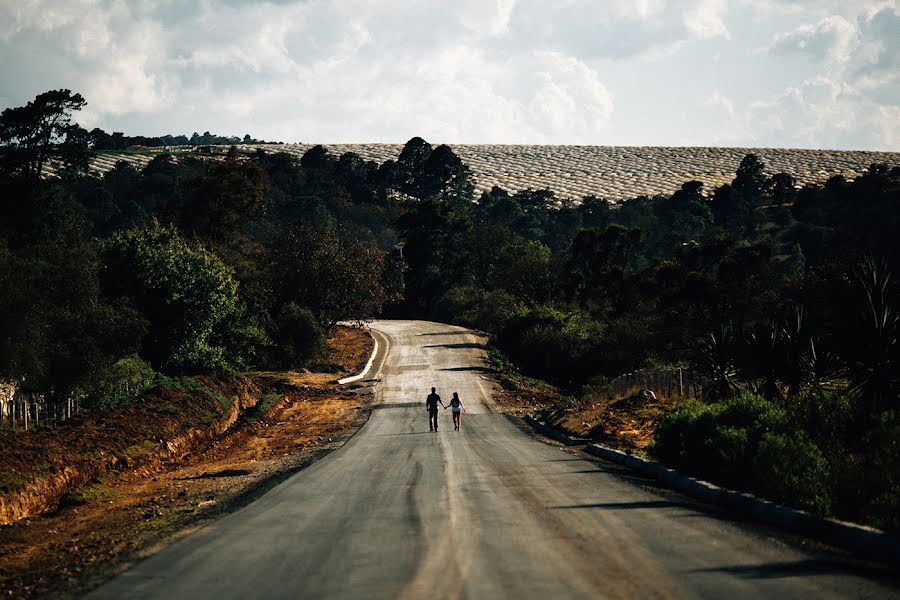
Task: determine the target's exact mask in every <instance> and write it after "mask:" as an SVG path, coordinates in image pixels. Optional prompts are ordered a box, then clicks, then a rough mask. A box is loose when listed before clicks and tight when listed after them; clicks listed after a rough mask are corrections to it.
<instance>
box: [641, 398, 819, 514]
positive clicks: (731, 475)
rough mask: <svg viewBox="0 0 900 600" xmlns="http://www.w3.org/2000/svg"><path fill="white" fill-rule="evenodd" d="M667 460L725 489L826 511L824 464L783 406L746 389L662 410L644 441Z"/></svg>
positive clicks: (690, 401) (659, 456)
mask: <svg viewBox="0 0 900 600" xmlns="http://www.w3.org/2000/svg"><path fill="white" fill-rule="evenodd" d="M652 452H653V454H654V455H655V456H656V457H658V458H659V459H660V460H662V461H663V462H664V463H666V464H667V465H669V466H672V467H674V468H677V469H679V470H682V471H684V472H687V473H691V474H693V475H696V476H698V477H701V478H703V479H707V480H709V481H713V482H716V483H719V484H722V485H725V486H728V487H732V488H736V489H741V490H748V491H752V492H755V493H758V494H760V495H763V496H765V497H768V498H770V499H773V500H775V501H778V502H783V503H788V504H791V505H793V506H797V507H799V508H805V509H808V510H813V511H816V512H819V513H821V514H828V513H829V511H830V510H831V489H830V467H829V465H828V462H827V461H826V459H825V456H824V455H823V453H822V451H821V450H820V449H819V447H818V446H817V445H816V444H815V443H814V442H813V441H812V440H811V439H810V438H809V437H808V436H807V435H806V434H805V433H804V432H803V431H797V430H796V429H794V427H793V424H792V422H791V420H790V417H789V414H788V412H787V411H786V410H785V409H784V407H783V406H781V405H780V404H778V403H776V402H772V401H770V400H766V399H765V398H762V397H760V396H757V395H755V394H751V393H746V392H745V393H743V394H741V395H740V396H737V397H735V398H733V399H730V400H726V401H723V402H717V403H713V404H706V403H701V402H698V401H696V400H688V401H684V402H681V403H679V404H676V405H675V407H673V408H672V409H670V410H667V411H666V412H665V413H663V415H662V417H661V418H660V421H659V425H658V427H657V430H656V434H655V437H654V441H653V446H652Z"/></svg>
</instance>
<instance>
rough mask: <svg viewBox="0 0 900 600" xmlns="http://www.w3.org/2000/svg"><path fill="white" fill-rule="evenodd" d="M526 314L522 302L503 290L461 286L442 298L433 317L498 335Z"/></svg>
mask: <svg viewBox="0 0 900 600" xmlns="http://www.w3.org/2000/svg"><path fill="white" fill-rule="evenodd" d="M523 311H524V309H523V307H522V304H521V302H519V300H518V299H516V298H515V297H514V296H512V295H510V294H509V293H508V292H505V291H503V290H492V291H489V290H485V289H482V288H480V287H478V286H459V287H454V288H451V289H450V290H448V291H447V293H445V294H444V295H443V296H441V298H440V299H439V300H438V301H437V302H436V303H435V306H434V308H433V309H432V311H431V315H430V316H431V318H432V319H434V320H436V321H442V322H449V323H456V324H458V325H462V326H464V327H472V328H474V329H478V330H481V331H487V332H489V333H498V332H499V331H501V330H502V329H503V328H504V327H506V325H507V323H509V322H510V320H512V319H514V318H515V317H517V316H520V315H521V314H522V313H523Z"/></svg>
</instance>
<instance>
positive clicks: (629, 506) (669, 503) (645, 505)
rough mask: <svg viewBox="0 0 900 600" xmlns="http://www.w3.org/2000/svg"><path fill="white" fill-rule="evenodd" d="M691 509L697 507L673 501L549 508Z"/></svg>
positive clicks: (609, 503) (607, 503) (608, 503)
mask: <svg viewBox="0 0 900 600" xmlns="http://www.w3.org/2000/svg"><path fill="white" fill-rule="evenodd" d="M667 507H676V508H689V509H692V510H693V509H694V508H695V507H694V506H692V505H690V504H685V503H684V502H672V501H671V500H651V501H648V502H602V503H599V504H569V505H563V506H549V507H548V508H552V509H562V508H610V509H632V508H667Z"/></svg>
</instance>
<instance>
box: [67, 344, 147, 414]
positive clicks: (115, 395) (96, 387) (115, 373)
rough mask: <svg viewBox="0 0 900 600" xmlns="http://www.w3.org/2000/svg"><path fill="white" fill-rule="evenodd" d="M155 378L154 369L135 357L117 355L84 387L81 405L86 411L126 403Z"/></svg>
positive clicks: (143, 390)
mask: <svg viewBox="0 0 900 600" xmlns="http://www.w3.org/2000/svg"><path fill="white" fill-rule="evenodd" d="M156 380H157V376H156V371H154V370H153V368H152V367H151V366H150V365H149V364H147V363H146V362H145V361H143V360H141V359H140V358H138V357H137V356H126V357H125V358H120V359H119V360H117V361H116V362H114V363H113V364H111V365H109V366H107V367H106V368H105V369H103V370H101V371H100V372H99V373H97V375H96V376H95V377H94V378H93V379H92V380H91V381H90V383H89V384H88V385H87V386H86V388H85V390H84V392H85V400H84V402H83V405H84V407H85V408H87V409H89V410H108V409H111V408H118V407H120V406H124V405H126V404H130V403H131V402H133V401H134V400H136V399H137V398H138V397H140V395H141V394H143V393H144V392H145V391H146V390H148V389H149V388H151V387H152V386H153V385H155V383H156Z"/></svg>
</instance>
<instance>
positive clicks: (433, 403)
mask: <svg viewBox="0 0 900 600" xmlns="http://www.w3.org/2000/svg"><path fill="white" fill-rule="evenodd" d="M420 397H421V396H420ZM440 401H441V397H440V396H438V395H437V394H428V397H427V398H425V406H426V407H427V408H428V410H431V411H434V410H437V409H438V408H437V407H438V402H440Z"/></svg>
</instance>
